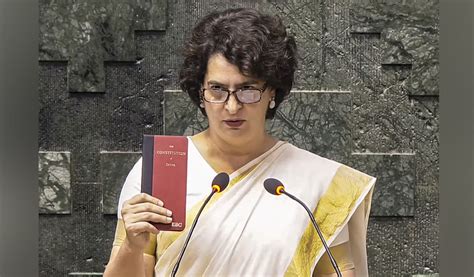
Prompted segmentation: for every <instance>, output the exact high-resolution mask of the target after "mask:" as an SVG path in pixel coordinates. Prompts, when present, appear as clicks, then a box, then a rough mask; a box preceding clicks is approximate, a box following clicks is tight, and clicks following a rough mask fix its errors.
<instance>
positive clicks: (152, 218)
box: [125, 212, 172, 224]
mask: <svg viewBox="0 0 474 277" xmlns="http://www.w3.org/2000/svg"><path fill="white" fill-rule="evenodd" d="M171 220H172V218H171V217H168V216H165V215H161V214H156V213H152V212H141V213H132V214H130V215H128V216H127V219H126V220H125V221H126V222H127V223H129V224H132V223H136V222H155V223H171Z"/></svg>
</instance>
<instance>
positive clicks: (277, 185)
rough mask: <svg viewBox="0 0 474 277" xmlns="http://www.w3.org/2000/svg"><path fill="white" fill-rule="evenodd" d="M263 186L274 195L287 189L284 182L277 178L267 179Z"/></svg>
mask: <svg viewBox="0 0 474 277" xmlns="http://www.w3.org/2000/svg"><path fill="white" fill-rule="evenodd" d="M263 186H264V187H265V189H266V190H267V191H268V192H269V193H271V194H274V195H280V194H282V192H283V191H284V190H285V186H283V184H282V183H281V182H280V181H279V180H277V179H275V178H268V179H266V180H265V181H264V182H263Z"/></svg>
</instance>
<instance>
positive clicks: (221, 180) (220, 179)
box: [171, 172, 229, 277]
mask: <svg viewBox="0 0 474 277" xmlns="http://www.w3.org/2000/svg"><path fill="white" fill-rule="evenodd" d="M228 184H229V175H228V174H227V173H225V172H221V173H219V174H217V175H216V177H214V180H212V184H211V186H212V192H211V194H209V196H208V197H207V198H206V200H205V201H204V203H202V206H201V208H200V209H199V212H198V213H197V215H196V217H195V218H194V221H193V224H192V225H191V228H190V229H189V233H188V235H187V237H186V240H185V241H184V245H183V248H182V249H181V252H180V253H179V256H178V261H176V264H175V265H174V267H173V271H172V272H171V276H172V277H174V276H176V273H177V272H178V268H179V264H180V263H181V259H182V258H183V255H184V251H186V247H187V246H188V242H189V239H191V235H192V233H193V231H194V228H195V227H196V224H197V221H198V219H199V216H200V215H201V212H202V210H203V209H204V207H205V206H206V205H207V203H208V202H209V200H211V197H212V196H213V195H214V193H216V192H217V193H219V192H221V191H223V190H225V189H226V188H227V185H228Z"/></svg>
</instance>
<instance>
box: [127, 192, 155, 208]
mask: <svg viewBox="0 0 474 277" xmlns="http://www.w3.org/2000/svg"><path fill="white" fill-rule="evenodd" d="M144 202H150V203H153V204H155V205H158V206H163V201H161V200H160V199H158V198H156V197H153V196H151V195H149V194H147V193H143V192H142V193H140V194H137V195H135V196H134V197H132V198H130V199H129V200H127V201H125V203H127V204H129V205H134V204H138V203H144ZM125 203H124V206H125Z"/></svg>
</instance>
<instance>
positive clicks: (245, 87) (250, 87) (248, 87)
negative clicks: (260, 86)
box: [241, 86, 255, 90]
mask: <svg viewBox="0 0 474 277" xmlns="http://www.w3.org/2000/svg"><path fill="white" fill-rule="evenodd" d="M249 89H250V90H252V89H255V88H254V87H252V86H244V87H242V88H241V90H249Z"/></svg>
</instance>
